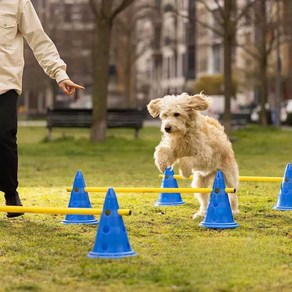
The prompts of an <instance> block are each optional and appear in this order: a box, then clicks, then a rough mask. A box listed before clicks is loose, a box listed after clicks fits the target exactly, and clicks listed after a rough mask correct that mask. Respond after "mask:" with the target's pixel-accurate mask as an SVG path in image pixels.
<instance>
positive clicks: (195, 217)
mask: <svg viewBox="0 0 292 292" xmlns="http://www.w3.org/2000/svg"><path fill="white" fill-rule="evenodd" d="M205 215H206V212H203V211H198V212H197V213H195V214H194V215H193V219H197V218H198V217H205Z"/></svg>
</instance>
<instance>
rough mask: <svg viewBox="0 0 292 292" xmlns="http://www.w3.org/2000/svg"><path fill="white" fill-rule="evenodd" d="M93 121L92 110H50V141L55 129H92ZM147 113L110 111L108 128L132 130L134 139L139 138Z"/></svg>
mask: <svg viewBox="0 0 292 292" xmlns="http://www.w3.org/2000/svg"><path fill="white" fill-rule="evenodd" d="M91 120H92V110H91V109H77V108H74V109H71V108H70V109H68V108H67V109H59V108H58V109H48V110H47V128H48V139H49V141H50V140H51V139H52V130H53V128H90V127H91ZM144 120H145V111H144V110H138V109H108V110H107V127H108V128H132V129H134V130H135V133H134V137H135V138H136V139H137V138H139V131H140V129H141V128H142V127H143V122H144Z"/></svg>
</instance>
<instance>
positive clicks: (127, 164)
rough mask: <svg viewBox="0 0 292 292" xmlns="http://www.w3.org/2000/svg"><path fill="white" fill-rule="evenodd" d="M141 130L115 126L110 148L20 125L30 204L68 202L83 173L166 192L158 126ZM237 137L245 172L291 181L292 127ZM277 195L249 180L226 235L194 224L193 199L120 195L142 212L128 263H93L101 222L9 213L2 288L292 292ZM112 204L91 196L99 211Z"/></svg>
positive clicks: (22, 174) (129, 224)
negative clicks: (175, 201) (164, 202)
mask: <svg viewBox="0 0 292 292" xmlns="http://www.w3.org/2000/svg"><path fill="white" fill-rule="evenodd" d="M63 132H66V135H65V136H64V135H63ZM141 134H142V135H141V139H140V140H134V139H133V131H131V130H110V131H109V132H108V140H107V141H106V143H104V144H91V143H90V142H89V141H88V140H87V135H88V132H87V130H74V129H70V130H66V131H62V130H59V131H58V130H55V131H54V138H55V139H54V140H53V141H52V142H50V143H49V142H47V141H46V138H45V137H46V130H45V129H43V128H20V129H19V180H20V187H19V191H20V193H21V197H22V200H23V203H24V205H26V206H31V205H34V206H52V207H54V206H58V207H65V206H67V204H68V200H69V196H70V194H68V193H66V191H65V187H66V186H71V185H72V182H73V179H74V176H75V173H76V170H82V172H83V175H84V177H85V180H86V184H87V185H88V186H125V187H139V186H143V187H144V186H145V187H158V186H160V183H161V182H160V179H159V178H158V171H157V170H156V168H155V166H154V163H153V151H154V147H155V146H156V145H157V144H158V142H159V139H160V133H159V129H158V128H145V129H143V131H142V133H141ZM234 136H235V138H236V142H235V143H234V150H235V153H236V157H237V160H238V163H239V166H240V172H241V175H259V176H282V175H283V171H284V169H285V166H286V164H287V162H290V161H291V154H292V144H291V141H292V131H289V130H281V131H280V130H274V129H261V128H258V127H250V128H248V129H244V130H240V131H238V132H235V133H234ZM179 183H180V186H182V187H188V186H189V184H190V182H189V181H180V182H179ZM278 191H279V184H278V183H241V185H240V188H239V200H240V211H241V213H240V214H239V215H237V216H236V217H235V220H236V222H237V223H239V224H240V227H239V228H237V229H235V230H223V231H216V230H209V229H204V228H201V227H200V226H199V222H200V220H192V219H191V217H192V214H193V212H194V211H195V210H196V209H198V203H197V202H196V201H195V199H194V198H193V196H192V195H187V194H186V195H183V198H184V200H185V201H186V204H185V205H183V206H180V207H168V208H154V207H153V203H154V202H155V201H156V199H157V197H158V195H157V194H118V199H119V204H120V207H121V208H130V209H132V211H133V214H132V216H130V217H124V221H125V225H126V228H127V231H128V235H129V238H130V244H131V246H132V248H133V249H134V250H135V251H136V252H137V253H138V256H137V257H132V258H125V259H120V260H105V259H103V260H100V259H98V260H92V259H88V258H87V257H86V255H87V253H88V252H89V251H90V250H92V247H93V244H94V241H95V235H96V227H94V226H71V225H69V226H66V225H62V224H61V223H60V222H61V220H62V219H63V218H64V216H61V215H53V216H52V215H37V214H26V215H25V216H24V218H17V219H10V220H9V219H7V218H6V217H5V215H4V214H0V216H1V218H0V271H1V278H0V291H1V292H2V291H151V290H152V291H291V290H292V265H291V261H292V260H291V259H292V243H291V242H292V231H291V226H292V213H291V212H280V211H275V210H273V209H272V206H273V205H274V204H275V202H276V200H277V196H278ZM1 198H2V196H1V197H0V199H1ZM103 199H104V194H92V195H91V201H92V205H93V206H94V207H98V208H100V207H101V206H102V204H103ZM1 200H2V201H0V203H4V199H1Z"/></svg>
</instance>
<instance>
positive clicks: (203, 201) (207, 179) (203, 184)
mask: <svg viewBox="0 0 292 292" xmlns="http://www.w3.org/2000/svg"><path fill="white" fill-rule="evenodd" d="M214 177H215V173H210V174H208V175H206V176H203V175H201V174H199V173H197V172H195V173H194V174H193V181H192V187H193V188H195V187H198V188H207V187H210V184H211V182H212V179H214ZM195 197H196V198H197V200H198V201H199V203H200V210H199V211H198V212H197V213H195V214H194V215H193V219H196V218H197V217H199V216H205V215H206V210H207V207H208V203H209V198H210V194H206V193H197V194H195Z"/></svg>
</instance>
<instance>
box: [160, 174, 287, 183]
mask: <svg viewBox="0 0 292 292" xmlns="http://www.w3.org/2000/svg"><path fill="white" fill-rule="evenodd" d="M163 176H164V175H163V174H160V175H159V177H160V178H163ZM173 178H175V179H193V176H192V175H191V176H190V177H188V178H184V177H182V176H181V175H178V174H175V175H174V176H173ZM282 180H283V178H282V177H272V176H240V177H239V181H253V182H281V181H282Z"/></svg>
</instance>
